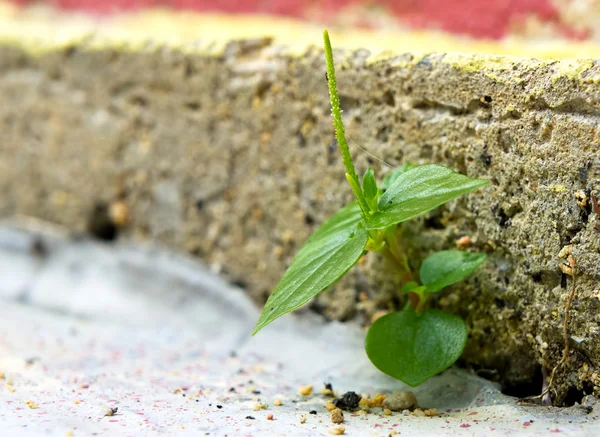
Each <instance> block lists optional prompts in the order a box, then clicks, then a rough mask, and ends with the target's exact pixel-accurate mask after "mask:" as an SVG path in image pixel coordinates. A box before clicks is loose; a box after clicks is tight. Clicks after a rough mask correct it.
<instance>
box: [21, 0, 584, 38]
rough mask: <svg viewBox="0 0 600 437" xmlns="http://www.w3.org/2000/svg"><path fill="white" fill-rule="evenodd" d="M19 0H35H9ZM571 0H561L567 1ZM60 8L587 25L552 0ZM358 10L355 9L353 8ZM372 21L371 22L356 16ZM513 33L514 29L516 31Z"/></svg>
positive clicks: (503, 30)
mask: <svg viewBox="0 0 600 437" xmlns="http://www.w3.org/2000/svg"><path fill="white" fill-rule="evenodd" d="M11 1H13V2H16V3H19V4H27V3H34V2H35V0H11ZM571 1H572V0H564V3H570V2H571ZM45 3H48V4H51V5H53V6H56V7H58V8H61V9H66V10H80V11H86V12H88V13H93V14H111V13H115V12H119V11H133V10H140V9H144V8H149V7H168V8H174V9H180V10H193V11H198V12H209V11H210V12H226V13H264V14H272V15H279V16H286V17H294V18H310V19H315V18H316V19H317V20H319V21H322V22H328V21H332V19H334V18H335V17H336V16H337V15H339V14H340V13H341V12H342V11H346V10H348V9H352V8H354V9H355V10H360V9H361V8H362V10H371V11H372V10H375V11H379V12H380V13H382V14H385V15H387V16H389V17H392V18H393V19H394V20H396V21H397V22H398V23H399V25H402V26H406V27H411V28H418V29H424V28H433V29H439V30H443V31H447V32H451V33H456V34H463V35H469V36H472V37H475V38H490V39H500V38H502V37H504V36H506V35H508V34H511V33H514V31H515V29H518V28H519V26H520V25H522V24H523V23H525V22H527V20H532V19H533V20H535V21H536V22H537V23H542V24H544V23H545V24H549V25H551V26H552V29H553V31H552V32H553V34H555V35H558V36H560V37H563V38H568V39H586V38H587V37H588V36H589V35H590V31H589V29H587V28H585V27H583V28H581V27H578V28H575V27H574V26H572V25H570V24H568V23H567V22H563V21H562V19H561V11H560V10H559V9H558V7H557V4H558V3H556V2H554V3H553V2H552V0H377V1H375V0H371V1H369V0H324V1H316V0H217V1H215V0H46V1H45ZM359 15H360V13H359ZM354 24H358V25H363V26H366V27H369V26H372V25H373V22H372V21H367V20H362V21H361V20H360V19H359V20H358V23H354ZM517 33H518V32H517Z"/></svg>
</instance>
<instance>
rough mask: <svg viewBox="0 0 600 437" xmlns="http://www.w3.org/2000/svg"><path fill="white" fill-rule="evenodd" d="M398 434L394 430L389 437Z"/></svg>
mask: <svg viewBox="0 0 600 437" xmlns="http://www.w3.org/2000/svg"><path fill="white" fill-rule="evenodd" d="M396 434H398V433H397V432H396V431H394V430H391V431H390V435H389V437H392V436H393V435H396Z"/></svg>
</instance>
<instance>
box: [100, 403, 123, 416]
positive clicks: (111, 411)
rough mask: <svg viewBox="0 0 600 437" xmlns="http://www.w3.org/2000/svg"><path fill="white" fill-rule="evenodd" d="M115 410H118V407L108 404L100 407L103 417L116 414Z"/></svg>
mask: <svg viewBox="0 0 600 437" xmlns="http://www.w3.org/2000/svg"><path fill="white" fill-rule="evenodd" d="M117 411H119V407H109V406H108V405H105V406H104V407H102V415H103V416H105V417H107V416H108V417H111V416H114V415H115V414H117Z"/></svg>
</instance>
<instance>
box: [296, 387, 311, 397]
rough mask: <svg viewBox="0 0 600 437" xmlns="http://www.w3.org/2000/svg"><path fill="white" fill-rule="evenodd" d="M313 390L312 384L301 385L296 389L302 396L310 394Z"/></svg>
mask: <svg viewBox="0 0 600 437" xmlns="http://www.w3.org/2000/svg"><path fill="white" fill-rule="evenodd" d="M312 392H313V386H312V385H303V386H301V387H300V388H299V389H298V394H299V395H302V396H310V395H311V393H312Z"/></svg>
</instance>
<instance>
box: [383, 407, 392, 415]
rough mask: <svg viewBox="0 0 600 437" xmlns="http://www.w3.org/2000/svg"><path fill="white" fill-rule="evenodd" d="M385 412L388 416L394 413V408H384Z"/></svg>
mask: <svg viewBox="0 0 600 437" xmlns="http://www.w3.org/2000/svg"><path fill="white" fill-rule="evenodd" d="M383 414H385V415H386V416H391V415H392V410H390V409H389V408H384V409H383Z"/></svg>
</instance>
